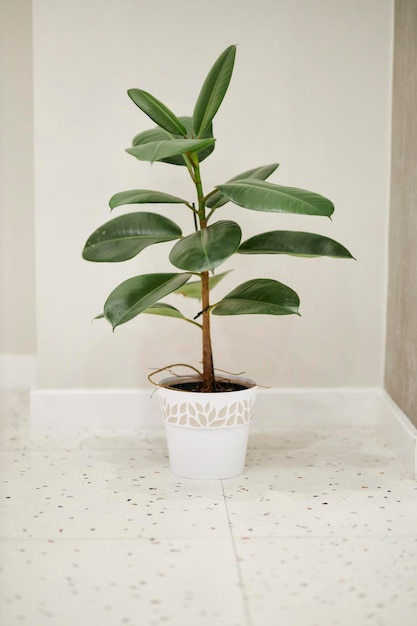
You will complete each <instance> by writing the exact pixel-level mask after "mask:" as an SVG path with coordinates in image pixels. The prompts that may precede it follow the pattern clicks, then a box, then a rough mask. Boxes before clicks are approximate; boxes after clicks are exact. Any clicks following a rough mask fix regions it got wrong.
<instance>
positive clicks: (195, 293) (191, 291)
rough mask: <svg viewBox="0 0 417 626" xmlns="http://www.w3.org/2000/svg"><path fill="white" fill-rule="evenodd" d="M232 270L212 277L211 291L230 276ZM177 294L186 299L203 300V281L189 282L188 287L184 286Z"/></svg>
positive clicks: (210, 279)
mask: <svg viewBox="0 0 417 626" xmlns="http://www.w3.org/2000/svg"><path fill="white" fill-rule="evenodd" d="M230 272H231V270H228V271H227V272H222V273H221V274H216V275H215V276H210V278H209V289H210V290H211V289H213V287H215V286H216V285H217V284H218V283H219V282H220V281H221V280H222V278H224V277H225V276H226V274H229V273H230ZM175 293H178V294H181V295H182V296H185V297H186V298H196V299H197V300H201V280H192V281H190V282H188V283H187V284H186V285H183V286H182V287H180V289H178V290H177V291H176V292H175Z"/></svg>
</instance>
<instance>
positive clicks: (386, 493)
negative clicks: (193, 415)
mask: <svg viewBox="0 0 417 626" xmlns="http://www.w3.org/2000/svg"><path fill="white" fill-rule="evenodd" d="M224 489H225V495H226V500H227V506H228V510H229V515H230V520H231V524H232V528H233V533H234V535H235V536H237V537H242V536H247V535H250V536H259V537H264V536H272V537H275V536H289V537H291V536H308V535H320V536H323V535H331V536H332V535H339V536H340V535H346V536H351V535H364V534H365V535H384V534H390V533H392V534H396V533H397V534H402V535H404V534H405V535H409V534H416V529H417V483H416V482H415V481H413V480H411V479H409V478H407V475H406V473H405V471H404V469H403V467H402V466H401V465H400V464H399V462H398V461H397V459H395V458H394V457H392V455H391V453H390V452H388V451H384V452H382V453H381V452H380V450H376V454H375V453H374V452H373V451H365V450H361V451H356V450H352V449H342V448H340V449H337V450H333V449H330V448H322V449H320V448H313V449H310V450H302V449H300V450H293V451H289V450H284V451H282V450H273V449H268V450H258V449H252V450H250V451H249V453H248V462H247V470H246V472H245V474H243V476H240V477H237V478H234V479H229V480H225V481H224Z"/></svg>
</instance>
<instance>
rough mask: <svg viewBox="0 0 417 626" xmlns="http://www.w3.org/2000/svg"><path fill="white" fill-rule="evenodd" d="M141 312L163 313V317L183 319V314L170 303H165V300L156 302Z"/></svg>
mask: <svg viewBox="0 0 417 626" xmlns="http://www.w3.org/2000/svg"><path fill="white" fill-rule="evenodd" d="M142 313H150V314H152V315H163V316H164V317H178V318H179V319H182V320H185V317H184V315H183V314H182V313H181V311H179V310H178V309H176V308H175V306H171V305H170V304H166V303H165V302H157V303H156V304H153V305H152V306H150V307H149V308H148V309H145V310H144V311H142Z"/></svg>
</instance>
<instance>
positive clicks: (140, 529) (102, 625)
mask: <svg viewBox="0 0 417 626" xmlns="http://www.w3.org/2000/svg"><path fill="white" fill-rule="evenodd" d="M28 414H29V410H28V394H27V393H24V392H16V391H2V392H0V425H1V430H0V449H1V456H0V485H1V489H0V502H1V511H0V595H1V603H0V624H1V626H25V625H27V626H49V625H51V626H52V625H53V626H122V625H125V626H160V625H161V626H164V625H165V624H166V625H167V626H394V625H395V626H416V624H417V483H416V482H415V481H413V480H411V479H410V478H409V477H408V476H407V474H406V473H405V470H404V469H403V467H402V465H401V464H400V462H399V461H398V460H397V459H396V458H395V456H394V454H393V452H392V450H391V449H390V447H389V446H388V445H387V444H386V443H385V442H384V441H383V440H381V439H380V435H378V434H377V433H375V432H374V431H373V430H372V429H369V428H363V429H361V428H350V429H318V430H316V431H312V430H309V429H305V430H301V429H298V430H292V431H289V430H281V431H280V430H272V429H271V430H265V429H264V430H262V431H260V430H256V427H255V428H253V430H252V433H251V436H250V443H249V450H248V458H247V468H246V471H245V473H244V474H243V475H242V476H240V477H238V478H235V479H229V480H224V481H195V482H194V481H189V480H184V479H180V478H177V477H175V476H173V475H172V474H170V472H169V469H168V459H167V452H166V446H165V438H164V433H163V431H161V430H147V431H140V430H137V431H97V430H94V431H93V430H88V431H68V432H66V433H63V432H62V431H53V430H48V431H36V432H31V431H30V428H29V419H28V418H29V415H28Z"/></svg>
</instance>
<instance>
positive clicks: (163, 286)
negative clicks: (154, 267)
mask: <svg viewBox="0 0 417 626" xmlns="http://www.w3.org/2000/svg"><path fill="white" fill-rule="evenodd" d="M190 278H191V274H188V273H186V274H143V275H142V276H135V277H134V278H129V279H128V280H125V281H124V282H123V283H121V284H120V285H119V286H118V287H116V289H114V290H113V291H112V292H111V294H110V295H109V297H108V298H107V300H106V302H105V303H104V317H105V318H106V320H107V321H109V322H110V323H111V325H112V326H113V329H114V328H116V326H120V325H121V324H125V323H126V322H128V321H129V320H131V319H133V318H134V317H136V316H137V315H139V313H143V312H144V311H145V310H146V309H149V307H151V306H152V305H154V304H156V303H157V302H158V300H160V299H161V298H164V297H165V296H167V295H168V294H170V293H172V292H173V291H175V290H176V289H179V287H181V285H183V284H184V283H186V282H187V280H189V279H190Z"/></svg>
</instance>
